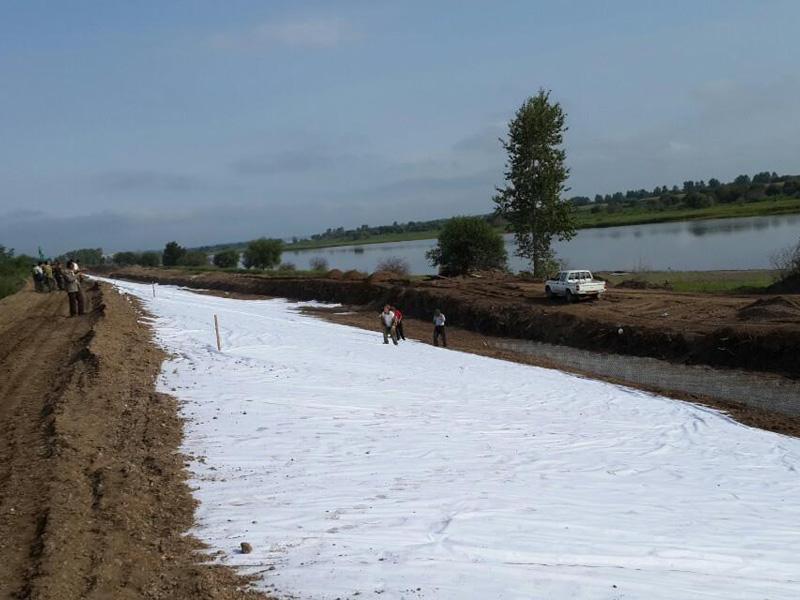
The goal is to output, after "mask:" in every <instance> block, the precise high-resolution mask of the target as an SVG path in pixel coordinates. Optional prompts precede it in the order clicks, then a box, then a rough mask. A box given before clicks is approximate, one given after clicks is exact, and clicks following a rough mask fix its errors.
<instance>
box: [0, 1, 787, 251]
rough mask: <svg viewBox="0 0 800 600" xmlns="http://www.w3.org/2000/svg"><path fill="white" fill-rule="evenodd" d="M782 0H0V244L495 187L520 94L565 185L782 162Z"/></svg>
mask: <svg viewBox="0 0 800 600" xmlns="http://www.w3.org/2000/svg"><path fill="white" fill-rule="evenodd" d="M798 23H800V3H798V2H795V1H793V0H791V1H760V2H759V1H752V2H737V1H734V0H730V1H711V0H709V1H702V2H697V1H695V2H683V1H672V2H655V1H651V2H648V1H643V0H638V1H635V2H634V1H619V2H614V1H610V2H602V3H601V2H589V1H584V2H578V1H573V2H552V1H551V2H535V1H528V2H501V1H498V2H468V1H464V2H455V1H454V2H444V1H442V2H378V1H372V2H368V1H358V2H356V1H353V2H336V3H334V2H236V1H227V2H204V1H198V0H193V1H185V2H178V1H175V2H165V1H160V2H146V1H139V2H110V1H106V2H88V1H83V2H82V1H79V0H75V1H72V2H38V1H34V0H25V1H18V2H17V1H2V0H0V140H2V143H0V244H4V245H6V246H11V247H15V248H17V250H18V251H28V252H30V251H32V250H34V249H35V248H36V247H37V246H38V245H42V246H43V247H44V248H45V250H46V251H48V252H51V253H59V252H62V251H65V250H68V249H70V248H74V247H82V246H102V247H103V248H104V249H106V250H108V251H116V250H121V249H145V248H160V247H162V246H163V244H164V243H165V242H166V241H169V240H171V239H176V240H178V241H179V242H181V243H183V244H186V245H199V244H208V243H215V242H224V241H237V240H246V239H252V238H254V237H259V236H261V235H267V236H282V237H283V236H291V235H305V234H310V233H313V232H316V231H319V230H324V229H325V228H327V227H336V226H339V225H342V226H345V227H351V226H357V225H360V224H362V223H369V224H373V225H377V224H382V223H387V222H392V221H394V220H398V221H406V220H420V219H428V218H438V217H446V216H451V215H453V214H474V213H482V212H489V211H490V210H491V202H490V197H491V195H492V190H493V187H494V186H495V185H498V184H500V183H501V182H502V171H503V159H504V157H503V154H502V150H501V148H500V146H499V144H498V141H497V138H498V137H499V136H501V135H502V134H503V131H504V127H505V123H506V122H507V121H508V119H509V118H510V117H511V116H512V115H513V113H514V111H515V109H516V108H517V107H518V106H519V105H520V104H521V103H522V102H523V100H524V99H525V98H526V97H527V96H529V95H532V94H534V93H536V91H537V90H538V89H539V88H542V87H543V88H546V89H550V90H552V95H553V98H554V99H556V100H558V101H560V102H561V103H562V105H563V106H564V107H565V110H566V111H567V113H568V125H569V128H570V129H569V132H568V134H567V138H566V147H567V156H568V162H569V165H570V167H571V169H572V176H571V178H570V182H569V183H570V185H571V187H572V191H571V192H570V193H571V194H582V195H594V194H595V193H609V192H614V191H617V190H625V189H630V188H639V187H646V188H651V187H653V186H655V185H664V184H670V185H671V184H673V183H680V182H682V181H683V180H685V179H708V178H709V177H718V178H720V179H723V180H726V179H730V178H732V177H734V176H735V175H737V174H738V173H740V172H747V173H753V172H756V171H760V170H770V171H772V170H775V171H778V172H785V173H798V172H800V165H798V162H799V159H800V114H799V113H800V111H798V109H797V98H798V97H800V74H799V72H800V70H799V69H798V67H797V65H798V64H800V38H798V36H797V24H798Z"/></svg>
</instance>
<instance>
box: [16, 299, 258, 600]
mask: <svg viewBox="0 0 800 600" xmlns="http://www.w3.org/2000/svg"><path fill="white" fill-rule="evenodd" d="M87 300H88V301H89V305H90V307H91V312H90V313H89V314H88V315H86V316H83V317H76V318H67V317H66V314H67V306H66V298H65V297H64V295H63V294H36V293H34V292H32V291H30V290H26V291H23V292H20V293H18V294H15V295H13V296H10V297H8V298H6V299H4V300H2V301H0V372H2V373H3V377H2V378H1V379H0V598H19V599H36V600H70V599H78V598H81V599H83V598H87V599H98V600H99V599H103V600H105V599H110V598H114V599H126V598H131V599H132V598H150V599H166V598H176V599H189V598H193V599H195V598H202V599H208V600H211V599H214V600H229V599H245V598H247V599H255V598H263V596H261V595H259V594H256V593H254V592H251V591H246V589H245V588H246V585H245V584H246V582H245V581H244V580H243V579H241V578H240V577H238V576H236V575H235V574H234V573H232V572H231V571H230V570H228V569H226V568H222V567H217V566H210V565H208V564H203V560H204V559H205V558H206V557H205V556H204V555H203V553H202V549H201V548H200V545H199V544H198V543H197V542H196V541H195V540H193V539H192V538H191V537H187V536H185V535H184V534H185V532H186V530H187V529H188V528H189V527H190V526H191V524H192V522H193V512H194V502H193V499H192V497H191V494H190V491H189V488H188V486H187V484H186V471H185V468H184V461H185V460H186V458H185V457H183V456H181V455H180V454H179V453H178V448H179V444H180V440H181V431H182V427H181V426H182V424H181V421H180V419H179V417H178V412H177V406H176V403H175V401H174V399H172V398H171V397H169V396H165V395H162V394H157V393H156V392H155V378H156V376H157V374H158V372H159V369H160V365H161V361H162V358H163V356H162V353H161V352H160V350H158V349H157V348H156V346H155V345H154V344H153V343H152V340H151V332H150V330H149V329H148V328H147V327H146V326H145V325H143V324H141V323H140V321H139V319H140V317H141V316H142V315H141V314H140V312H139V310H138V308H137V307H136V306H135V305H134V304H132V303H131V302H130V301H129V300H128V299H126V298H125V297H122V296H120V295H119V294H117V293H116V292H114V291H113V290H110V289H108V288H100V287H95V288H94V289H92V290H90V291H88V292H87Z"/></svg>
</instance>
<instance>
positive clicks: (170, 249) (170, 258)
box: [161, 242, 186, 267]
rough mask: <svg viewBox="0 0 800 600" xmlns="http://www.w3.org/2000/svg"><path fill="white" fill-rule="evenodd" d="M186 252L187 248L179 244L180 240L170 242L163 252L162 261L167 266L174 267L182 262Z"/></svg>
mask: <svg viewBox="0 0 800 600" xmlns="http://www.w3.org/2000/svg"><path fill="white" fill-rule="evenodd" d="M185 254H186V248H184V247H183V246H181V245H180V244H178V242H169V243H168V244H167V245H166V246H164V253H163V254H162V258H161V262H162V263H163V265H164V266H165V267H174V266H175V265H178V264H180V262H181V259H182V258H183V256H184V255H185Z"/></svg>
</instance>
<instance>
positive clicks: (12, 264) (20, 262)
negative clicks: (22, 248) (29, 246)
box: [0, 245, 36, 298]
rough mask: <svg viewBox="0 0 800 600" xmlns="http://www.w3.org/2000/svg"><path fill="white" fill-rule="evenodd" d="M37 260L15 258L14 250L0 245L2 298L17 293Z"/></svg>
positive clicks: (26, 257) (0, 296)
mask: <svg viewBox="0 0 800 600" xmlns="http://www.w3.org/2000/svg"><path fill="white" fill-rule="evenodd" d="M34 264H36V260H35V259H33V258H31V257H29V256H14V251H13V250H6V248H5V247H4V246H2V245H0V298H4V297H5V296H9V295H11V294H14V293H16V292H17V291H19V289H20V288H21V287H22V286H23V284H24V283H25V279H26V278H27V277H28V276H29V275H30V273H31V267H32V266H33V265H34Z"/></svg>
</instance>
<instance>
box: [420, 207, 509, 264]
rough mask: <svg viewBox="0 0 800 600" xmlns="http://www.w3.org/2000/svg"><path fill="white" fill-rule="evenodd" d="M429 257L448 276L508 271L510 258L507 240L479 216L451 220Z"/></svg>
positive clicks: (427, 254) (428, 254)
mask: <svg viewBox="0 0 800 600" xmlns="http://www.w3.org/2000/svg"><path fill="white" fill-rule="evenodd" d="M425 256H426V257H427V259H428V260H429V261H430V263H431V264H432V265H433V266H434V267H437V266H438V267H439V271H440V272H441V273H442V274H444V275H464V274H467V273H469V272H470V271H476V270H482V269H501V268H505V265H506V258H507V256H506V249H505V246H504V244H503V237H502V236H501V235H500V233H499V232H498V231H497V230H496V229H494V228H493V227H492V226H491V225H489V223H487V222H486V221H485V220H483V219H481V218H479V217H454V218H452V219H450V220H449V221H448V222H447V224H446V225H445V226H444V227H443V228H442V230H441V232H440V233H439V239H438V242H437V244H436V247H434V248H433V249H431V250H429V251H428V252H427V253H426V254H425Z"/></svg>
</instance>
